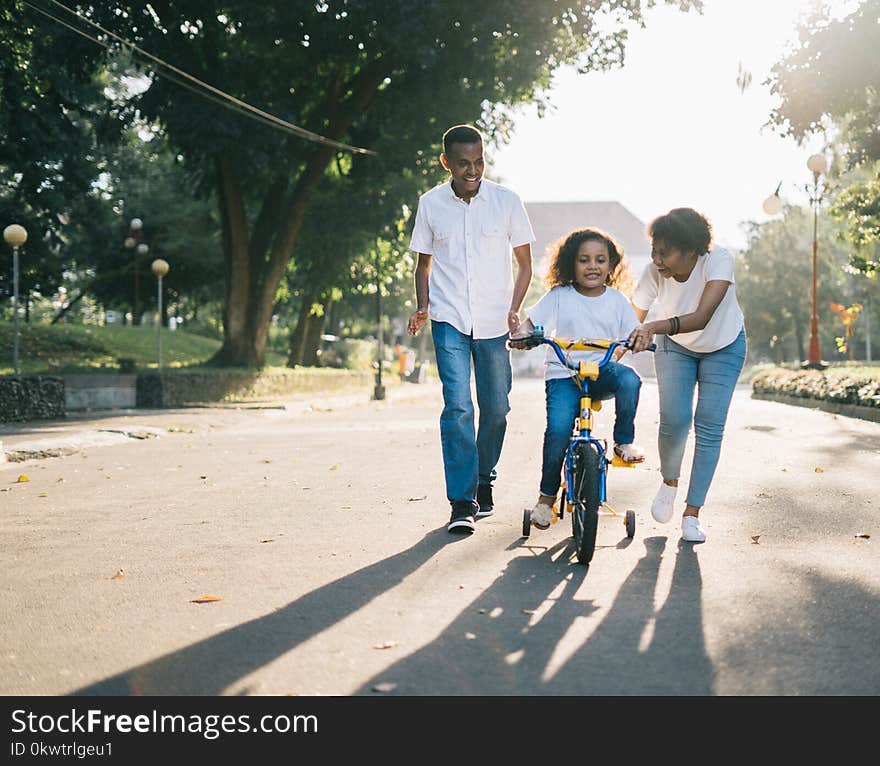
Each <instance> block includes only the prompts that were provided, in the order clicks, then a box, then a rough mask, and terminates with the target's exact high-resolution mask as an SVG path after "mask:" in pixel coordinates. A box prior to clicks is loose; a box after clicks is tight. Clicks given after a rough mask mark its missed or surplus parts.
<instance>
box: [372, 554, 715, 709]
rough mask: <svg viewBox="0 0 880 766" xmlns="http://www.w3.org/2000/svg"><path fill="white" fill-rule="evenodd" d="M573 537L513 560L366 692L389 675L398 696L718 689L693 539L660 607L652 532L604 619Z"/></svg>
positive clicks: (678, 562) (681, 556) (705, 691)
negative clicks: (573, 556) (574, 556)
mask: <svg viewBox="0 0 880 766" xmlns="http://www.w3.org/2000/svg"><path fill="white" fill-rule="evenodd" d="M569 542H570V541H563V542H562V543H560V544H558V545H556V546H553V547H551V548H548V549H547V550H546V551H544V552H543V553H541V554H539V555H536V556H519V557H517V558H515V559H513V560H512V561H511V562H510V564H509V565H508V567H507V569H506V570H505V571H504V572H503V573H502V575H501V576H500V577H499V578H498V579H497V580H496V582H495V583H494V584H493V585H492V586H490V588H489V589H488V590H487V591H485V592H484V593H483V594H482V595H481V596H480V597H479V598H478V599H477V600H476V601H474V602H473V603H472V604H471V605H470V606H469V607H468V608H467V609H465V610H464V611H463V612H462V613H461V614H460V616H459V617H458V618H457V619H456V620H455V621H454V622H452V623H451V624H450V625H449V627H448V628H447V629H446V630H445V631H444V632H443V633H442V634H441V635H440V636H439V637H438V638H437V639H435V640H434V641H432V642H431V643H430V644H428V645H427V646H425V647H423V648H422V649H420V650H419V651H418V652H415V653H414V654H412V655H410V656H408V657H406V658H405V659H402V660H400V661H399V662H397V663H395V664H394V665H392V666H390V667H389V668H387V669H386V670H385V671H383V672H382V673H381V674H380V675H379V676H376V677H375V678H373V679H371V680H370V681H368V682H367V683H366V684H364V685H363V686H362V687H361V688H360V689H359V690H358V691H357V692H356V693H357V694H370V693H372V690H373V689H374V687H375V686H376V685H377V684H378V683H379V682H385V683H390V684H395V686H394V692H393V693H394V694H399V695H486V694H491V695H589V694H603V695H623V694H652V693H657V694H673V693H674V694H708V693H711V689H712V683H713V681H712V679H713V671H712V665H711V662H710V661H709V659H708V657H707V655H706V651H705V645H704V639H703V629H702V610H701V598H700V589H701V587H702V581H701V578H700V571H699V563H698V560H697V554H696V552H695V551H694V550H693V548H692V546H690V545H689V544H687V543H682V544H681V545H680V547H679V551H678V556H677V558H676V562H675V566H674V572H673V576H672V580H673V582H672V586H671V591H670V595H669V597H668V598H667V599H666V602H665V603H664V605H663V606H662V608H661V609H660V610H659V611H656V610H655V607H654V594H655V590H656V586H657V576H658V572H659V568H660V563H661V559H662V555H663V550H664V548H665V546H666V538H665V537H651V538H647V539H646V540H645V541H644V543H645V549H646V553H645V556H644V557H642V559H640V560H639V562H638V564H637V565H636V567H635V568H634V569H633V571H632V572H631V573H630V574H629V576H628V577H627V578H626V580H625V582H624V583H623V585H622V586H621V588H620V590H619V591H618V594H617V597H616V598H615V600H614V603H613V604H612V606H611V607H610V609H609V610H608V613H607V614H606V615H605V616H604V617H601V616H600V615H599V610H600V609H602V605H601V604H598V603H596V601H595V600H594V599H591V598H589V596H588V595H587V596H585V595H584V593H583V590H585V589H586V590H588V583H589V572H590V570H589V567H581V566H578V565H573V564H572V563H571V562H570V558H569V555H568V553H569V552H570V551H569V550H568V547H569V546H568V544H569ZM599 565H601V564H600V562H598V561H596V560H595V559H594V562H593V564H592V565H591V566H594V567H595V566H599ZM597 619H598V620H599V622H598V625H593V624H592V623H593V622H594V621H596V620H597ZM650 628H653V631H654V633H653V641H651V642H650V644H649V645H648V648H647V649H646V650H643V649H642V648H641V644H642V642H643V638H642V636H643V633H644V632H645V631H646V630H648V629H650ZM655 647H656V648H655ZM385 688H388V687H385Z"/></svg>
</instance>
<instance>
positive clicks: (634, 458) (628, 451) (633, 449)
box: [614, 444, 645, 463]
mask: <svg viewBox="0 0 880 766" xmlns="http://www.w3.org/2000/svg"><path fill="white" fill-rule="evenodd" d="M614 454H615V455H617V457H619V458H620V459H621V460H623V462H625V463H641V462H644V460H645V452H644V450H643V449H642V448H641V447H637V446H636V445H635V444H615V445H614Z"/></svg>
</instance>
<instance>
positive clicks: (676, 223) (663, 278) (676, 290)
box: [630, 208, 746, 542]
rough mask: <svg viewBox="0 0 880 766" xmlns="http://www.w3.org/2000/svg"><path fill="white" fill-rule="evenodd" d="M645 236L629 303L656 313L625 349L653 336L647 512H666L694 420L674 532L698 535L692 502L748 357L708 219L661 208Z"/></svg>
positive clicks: (707, 475)
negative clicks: (655, 393)
mask: <svg viewBox="0 0 880 766" xmlns="http://www.w3.org/2000/svg"><path fill="white" fill-rule="evenodd" d="M648 234H649V236H650V237H651V243H652V244H651V263H650V264H648V266H646V267H645V270H644V272H643V273H642V275H641V278H640V279H639V283H638V285H637V286H636V290H635V292H634V293H633V296H632V303H633V307H634V308H635V310H636V314H638V317H639V321H640V322H644V321H645V317H646V315H647V313H648V310H649V309H650V308H651V307H652V306H655V305H656V310H657V312H658V313H659V315H660V316H661V317H663V318H662V319H657V320H655V321H652V322H648V323H647V324H642V325H640V326H639V327H637V328H636V329H635V330H633V332H632V334H631V335H630V340H631V341H632V343H633V351H642V350H644V349H645V348H646V347H647V346H648V344H650V343H651V342H652V340H653V338H654V334H655V333H657V334H659V335H660V337H659V338H658V339H657V351H656V353H655V354H654V365H655V367H656V370H657V385H658V388H659V391H660V433H659V437H658V446H659V451H660V472H661V475H662V477H663V483H662V484H661V485H660V489H659V490H658V491H657V495H656V496H655V497H654V502H653V503H652V505H651V513H652V515H653V516H654V518H655V519H656V520H657V521H659V522H662V523H666V522H668V521H669V520H670V519H671V518H672V515H673V512H674V508H673V505H674V503H675V496H676V493H677V491H678V479H679V474H680V473H681V461H682V458H683V456H684V448H685V443H686V441H687V438H688V433H689V432H690V428H691V423H692V422H693V425H694V434H695V445H694V459H693V464H692V466H691V477H690V483H689V484H688V493H687V499H686V505H685V509H684V514H683V516H682V522H681V532H682V537H683V538H684V539H685V540H690V541H691V542H703V541H705V540H706V533H705V531H704V530H703V528H702V526H701V525H700V518H699V515H700V509H701V508H702V507H703V505H704V504H705V502H706V494H707V492H708V490H709V485H710V484H711V483H712V477H713V476H714V475H715V468H716V467H717V465H718V458H719V455H720V453H721V439H722V437H723V435H724V424H725V422H726V420H727V412H728V410H729V408H730V401H731V398H732V397H733V390H734V387H735V386H736V382H737V380H738V379H739V375H740V372H741V371H742V368H743V364H744V362H745V358H746V334H745V327H744V325H743V314H742V311H741V310H740V307H739V303H737V300H736V288H735V285H734V277H733V256H732V255H731V254H730V253H729V252H727V251H726V250H723V249H721V248H714V249H713V248H712V227H711V225H710V224H709V221H708V220H706V218H705V217H704V216H702V215H701V214H700V213H698V212H696V211H695V210H692V209H690V208H676V209H675V210H670V211H669V212H668V213H667V214H666V215H662V216H660V217H659V218H657V219H656V220H655V221H654V222H653V223H651V225H650V227H649V228H648ZM673 337H674V338H675V340H673ZM695 387H696V389H697V403H696V408H694V388H695Z"/></svg>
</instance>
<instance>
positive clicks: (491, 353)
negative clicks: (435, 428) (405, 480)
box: [431, 322, 511, 502]
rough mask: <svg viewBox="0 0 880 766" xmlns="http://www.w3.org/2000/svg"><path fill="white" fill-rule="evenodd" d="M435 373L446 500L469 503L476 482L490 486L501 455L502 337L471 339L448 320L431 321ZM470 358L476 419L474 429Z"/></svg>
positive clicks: (506, 384) (505, 359)
mask: <svg viewBox="0 0 880 766" xmlns="http://www.w3.org/2000/svg"><path fill="white" fill-rule="evenodd" d="M431 335H432V337H433V338H434V351H435V354H436V357H437V372H438V373H439V375H440V382H441V383H442V384H443V412H442V413H441V415H440V444H441V447H442V450H443V470H444V472H445V474H446V497H447V499H448V500H449V501H450V502H456V501H459V500H468V501H473V500H474V498H475V497H476V494H477V484H478V483H479V484H491V483H492V482H493V481H494V480H495V477H496V470H495V467H496V466H497V465H498V459H499V458H500V457H501V446H502V445H503V443H504V434H505V432H506V431H507V413H508V412H509V411H510V404H509V401H508V395H509V394H510V384H511V372H510V351H509V350H508V348H507V335H502V336H500V337H498V338H487V339H480V340H474V338H473V337H471V336H470V335H464V334H463V333H460V332H459V331H458V330H456V329H455V328H454V327H453V326H452V325H451V324H449V323H447V322H431ZM471 360H473V372H474V379H475V381H476V389H477V405H478V406H479V409H480V419H479V425H478V429H477V431H476V434H475V432H474V403H473V399H472V398H471Z"/></svg>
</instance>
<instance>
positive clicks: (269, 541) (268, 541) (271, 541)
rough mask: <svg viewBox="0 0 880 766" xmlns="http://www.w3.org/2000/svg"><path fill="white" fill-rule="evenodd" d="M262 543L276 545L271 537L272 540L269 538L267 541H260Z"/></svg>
mask: <svg viewBox="0 0 880 766" xmlns="http://www.w3.org/2000/svg"><path fill="white" fill-rule="evenodd" d="M260 542H261V543H274V542H275V540H273V539H272V538H271V537H270V538H268V539H266V540H260Z"/></svg>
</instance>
